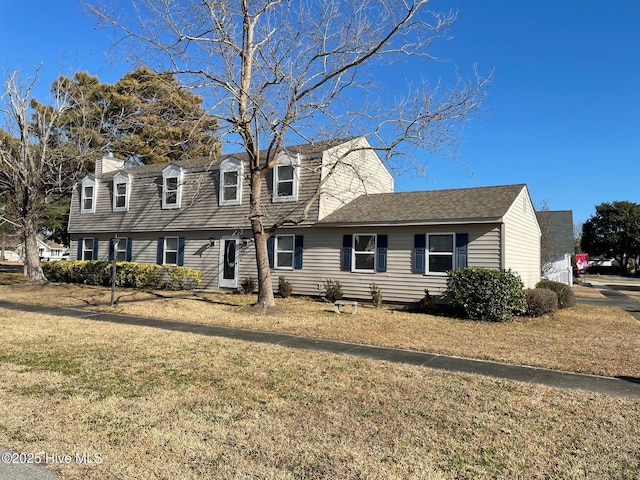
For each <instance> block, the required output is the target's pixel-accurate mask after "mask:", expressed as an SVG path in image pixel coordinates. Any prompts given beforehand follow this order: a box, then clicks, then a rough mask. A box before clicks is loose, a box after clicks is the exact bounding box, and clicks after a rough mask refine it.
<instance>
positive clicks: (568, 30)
mask: <svg viewBox="0 0 640 480" xmlns="http://www.w3.org/2000/svg"><path fill="white" fill-rule="evenodd" d="M431 8H433V9H434V10H449V9H453V10H458V20H457V21H456V23H455V25H454V27H453V29H452V30H451V32H450V33H451V34H452V35H453V37H454V38H453V39H452V41H451V42H449V43H446V44H445V43H443V44H438V45H437V47H436V49H437V50H436V51H437V53H438V54H439V55H441V56H442V57H445V58H448V59H451V61H452V62H453V63H455V65H456V66H457V67H458V68H459V70H460V71H461V72H463V73H465V72H470V71H471V70H472V68H473V65H474V64H476V65H477V66H478V68H479V70H480V72H482V73H485V74H486V73H489V72H491V71H493V72H494V81H493V83H492V84H491V86H490V88H489V97H488V99H487V101H486V103H485V104H484V105H483V108H482V111H481V113H480V115H479V118H477V119H475V120H473V121H472V122H471V123H470V124H469V125H468V126H467V128H466V129H465V132H464V138H463V144H462V148H461V150H460V162H461V163H462V164H456V163H454V162H452V161H451V160H448V159H437V158H434V159H432V160H431V161H430V164H429V167H428V169H427V176H426V177H424V178H420V177H418V178H416V176H415V175H411V174H408V175H406V176H402V177H398V178H397V179H396V190H421V189H441V188H458V187H474V186H484V185H500V184H512V183H527V184H528V186H529V190H530V192H531V196H532V199H533V202H534V204H535V205H536V206H540V205H541V204H542V202H543V201H546V202H547V203H548V205H549V207H550V208H551V209H555V210H566V209H570V210H573V212H574V213H573V215H574V222H575V223H580V222H584V221H585V220H587V219H588V218H589V217H590V216H591V215H593V213H594V212H595V209H594V206H595V205H597V204H600V203H602V202H610V201H614V200H629V201H633V202H637V203H640V34H639V33H638V25H639V24H640V2H639V1H637V0H610V1H606V2H604V1H595V0H582V1H577V0H562V1H557V0H556V1H552V0H538V1H533V0H511V1H502V0H486V1H477V0H449V1H444V0H432V2H431ZM0 45H3V47H2V50H1V53H0V72H1V73H2V78H5V77H6V74H7V73H8V72H11V71H13V70H16V69H20V70H21V71H22V73H23V75H31V74H32V73H33V72H34V71H35V68H36V67H37V66H38V65H42V67H41V71H40V79H41V82H40V85H41V90H39V91H37V92H36V95H37V96H38V98H39V99H40V100H46V91H47V89H48V87H49V85H50V84H51V82H52V81H53V80H54V79H55V78H56V76H58V75H59V74H63V75H73V73H74V72H76V71H78V70H86V71H89V73H91V74H93V75H97V76H98V77H99V78H100V80H101V81H103V82H109V83H111V82H115V81H117V80H118V78H120V77H121V76H122V75H123V74H124V73H125V72H126V71H127V70H129V69H130V68H129V66H128V65H126V64H122V63H118V62H114V61H113V60H112V58H111V57H110V55H109V54H108V53H107V50H108V49H109V47H110V46H111V41H110V36H109V32H108V31H106V30H100V29H97V28H96V26H95V20H94V19H93V18H88V17H85V16H83V15H82V11H81V4H80V2H79V1H76V0H71V1H62V2H52V1H49V0H0ZM412 73H413V74H416V73H422V72H412ZM424 75H425V77H426V78H431V77H430V76H429V75H430V73H429V71H428V70H427V71H425V72H424ZM384 81H390V82H401V81H403V80H402V79H401V78H400V77H399V76H398V75H384ZM389 87H390V88H393V84H390V85H389Z"/></svg>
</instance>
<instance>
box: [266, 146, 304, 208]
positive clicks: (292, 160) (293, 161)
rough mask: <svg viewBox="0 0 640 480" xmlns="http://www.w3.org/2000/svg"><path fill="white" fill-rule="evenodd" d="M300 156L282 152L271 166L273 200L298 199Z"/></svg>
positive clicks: (292, 200)
mask: <svg viewBox="0 0 640 480" xmlns="http://www.w3.org/2000/svg"><path fill="white" fill-rule="evenodd" d="M299 170H300V156H299V155H296V156H294V157H290V156H289V155H287V154H285V153H282V154H280V156H279V157H278V163H277V164H276V166H275V167H274V168H273V201H274V202H295V201H297V200H298V183H299V177H300V173H299Z"/></svg>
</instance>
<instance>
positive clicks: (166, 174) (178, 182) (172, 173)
mask: <svg viewBox="0 0 640 480" xmlns="http://www.w3.org/2000/svg"><path fill="white" fill-rule="evenodd" d="M181 193H182V169H181V168H180V167H178V166H176V165H169V166H168V167H166V168H165V169H164V170H163V171H162V208H166V209H169V208H180V197H181Z"/></svg>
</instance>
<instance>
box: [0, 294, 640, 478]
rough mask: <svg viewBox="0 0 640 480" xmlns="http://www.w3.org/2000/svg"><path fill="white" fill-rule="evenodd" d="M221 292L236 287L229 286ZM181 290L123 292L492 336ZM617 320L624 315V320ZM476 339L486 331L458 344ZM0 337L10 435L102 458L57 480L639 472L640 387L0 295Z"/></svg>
mask: <svg viewBox="0 0 640 480" xmlns="http://www.w3.org/2000/svg"><path fill="white" fill-rule="evenodd" d="M47 288H49V287H47ZM55 288H57V287H55ZM56 291H57V292H58V293H59V294H62V292H63V290H62V289H61V290H56ZM81 291H82V290H78V291H77V292H75V293H73V295H74V297H73V298H74V299H75V300H79V297H78V296H79V292H81ZM88 292H89V291H87V292H85V293H88ZM94 293H95V294H96V295H97V293H96V292H94ZM6 294H7V289H2V291H1V292H0V295H1V296H2V298H6ZM83 298H86V297H83ZM132 299H133V298H132ZM229 299H234V300H242V297H225V298H222V299H221V300H229ZM172 302H175V300H166V301H165V300H148V299H144V300H142V301H141V302H139V303H135V302H132V303H131V304H129V305H131V306H133V305H139V306H140V307H139V308H142V309H143V310H142V311H144V313H145V314H147V315H149V314H151V313H153V314H154V315H159V314H160V312H164V314H166V315H169V314H171V315H173V316H178V314H179V315H184V317H183V318H188V317H189V315H192V316H194V315H196V312H197V311H199V309H200V306H202V305H205V306H206V307H207V308H208V309H210V310H207V311H208V312H209V313H210V314H212V315H214V316H215V318H214V320H216V321H223V319H224V318H225V317H229V316H231V315H230V314H231V312H235V315H233V316H234V317H237V320H236V321H237V322H239V323H240V324H243V325H246V326H251V325H252V326H253V328H258V327H260V328H265V329H266V328H269V329H272V328H283V329H287V330H290V329H295V328H311V326H310V325H307V324H312V323H314V322H319V323H320V324H321V326H319V327H315V328H316V330H315V331H317V332H326V331H328V330H329V327H330V326H331V325H333V326H334V327H337V326H339V325H342V327H341V328H340V329H338V330H339V331H340V332H343V333H340V334H339V335H346V333H345V332H348V331H351V332H353V333H350V334H349V335H361V336H362V338H372V337H371V335H372V334H371V333H370V332H372V331H373V330H375V328H374V327H375V326H376V325H377V327H379V328H384V329H386V333H379V334H377V336H376V337H375V338H378V339H385V338H387V339H388V340H387V341H389V342H390V343H396V342H416V343H420V342H421V341H426V340H424V339H426V338H427V337H428V336H429V335H427V334H426V333H421V334H420V335H421V338H423V340H420V341H416V340H412V339H410V338H409V335H408V334H407V333H402V332H403V331H404V327H402V325H401V324H402V322H403V321H410V322H415V323H414V324H413V325H414V327H416V326H419V325H423V329H422V330H423V331H426V330H428V329H432V331H431V334H435V333H436V331H437V332H438V333H437V334H438V335H439V336H440V337H442V338H445V337H446V335H447V333H446V332H449V333H448V334H449V335H456V336H457V338H458V339H461V340H462V339H463V338H466V337H467V336H470V335H474V334H481V335H483V336H486V337H488V336H489V330H487V331H486V332H485V333H482V332H483V330H482V329H483V328H488V326H483V327H480V326H479V324H469V325H467V324H465V323H455V322H454V321H453V320H447V319H442V318H436V317H434V318H431V317H423V316H419V315H408V314H404V313H402V314H400V313H390V312H385V313H382V312H377V311H374V310H373V309H363V310H362V311H361V312H360V311H359V313H358V315H355V316H353V317H352V316H350V315H342V316H338V315H335V314H331V313H330V312H329V311H328V310H329V306H328V305H322V304H314V303H311V302H303V301H302V300H299V299H293V300H291V301H285V302H280V303H281V307H278V309H276V310H274V311H272V312H269V313H264V314H259V313H256V312H255V310H252V309H251V308H250V307H245V306H238V305H237V304H235V303H234V304H233V305H224V304H222V305H221V304H208V303H203V302H201V301H194V300H185V301H184V302H182V301H181V302H180V303H172ZM78 303H81V302H78ZM121 307H122V308H123V306H121ZM119 308H120V307H119ZM186 308H189V309H191V310H189V311H187V312H185V311H183V310H184V309H186ZM201 308H203V309H204V307H201ZM580 311H581V310H578V312H580ZM169 312H171V313H169ZM203 312H204V310H203ZM584 313H587V311H585V312H584ZM201 314H202V315H204V313H201ZM290 317H291V318H290ZM307 317H309V318H308V319H307ZM570 317H571V315H570V316H569V317H565V316H560V317H557V318H556V319H554V320H553V321H551V322H549V325H553V324H554V323H564V322H567V321H568V319H567V318H570ZM383 318H386V319H387V320H386V321H385V320H383ZM602 318H604V317H602ZM189 319H190V320H193V318H189ZM294 319H295V320H298V321H299V322H300V323H301V324H302V325H307V326H306V327H295V326H294V324H295V322H294ZM312 321H313V322H312ZM617 321H619V322H621V325H624V324H625V322H624V316H623V315H622V314H620V315H619V319H618V320H617ZM421 322H422V323H421ZM437 322H445V324H446V325H447V327H446V328H445V327H442V328H441V329H440V330H438V329H436V328H435V327H434V325H436V323H437ZM456 325H457V326H458V327H460V328H462V329H463V330H462V331H463V332H464V334H461V333H460V332H456V329H455V328H454V327H455V326H456ZM493 327H496V328H497V330H496V331H498V332H500V331H503V329H507V330H509V329H510V327H511V328H515V330H512V333H511V334H510V335H511V336H512V337H513V341H514V344H515V345H519V344H521V343H524V342H522V341H521V340H518V338H519V335H518V334H517V332H519V331H522V332H525V331H526V330H527V329H529V330H541V329H542V328H541V327H540V326H538V325H537V324H536V323H535V322H534V323H533V324H532V323H531V321H525V322H523V323H522V324H521V325H520V324H511V325H500V326H495V325H493ZM360 330H361V331H362V333H360V334H357V333H356V332H358V331H360ZM476 342H479V343H485V344H489V343H490V342H488V340H480V339H477V338H476V339H475V341H473V339H472V338H469V339H467V340H464V342H463V343H465V344H474V343H476ZM448 343H453V342H452V341H451V342H448ZM0 345H1V346H2V348H1V349H0V398H1V399H2V401H1V402H0V445H4V446H6V447H9V448H12V449H15V450H17V451H20V452H22V453H26V454H28V453H37V452H45V453H46V454H48V455H57V456H58V457H62V456H65V455H70V456H72V457H73V458H74V459H75V454H76V453H78V454H80V455H83V454H86V455H87V457H88V458H90V459H94V458H97V457H96V454H98V456H99V459H100V460H101V463H100V464H93V465H87V464H82V463H78V462H76V461H72V462H71V463H69V464H68V465H67V464H56V465H49V467H50V468H54V469H55V470H57V471H59V472H60V473H61V474H62V475H63V478H65V479H70V480H74V479H83V480H84V479H89V480H91V479H104V478H123V479H124V478H148V479H153V478H167V479H168V478H171V479H173V478H176V479H177V478H179V479H202V478H221V479H222V478H224V479H227V478H229V479H233V478H257V479H263V478H272V479H305V478H306V479H335V478H372V479H373V478H376V479H377V478H388V479H408V478H411V479H441V478H447V479H448V478H452V479H453V478H459V479H461V478H473V479H483V478H638V476H640V460H639V459H640V451H639V450H638V438H639V436H640V401H637V400H635V401H634V400H630V399H623V398H612V397H608V396H604V395H599V394H592V393H589V392H583V391H575V390H563V389H555V388H550V387H544V386H537V385H528V384H521V383H517V382H512V381H508V380H497V379H491V378H486V377H481V376H476V375H468V374H457V373H446V372H442V371H438V370H431V369H428V368H421V367H414V366H407V365H396V364H391V363H387V362H381V361H373V360H366V359H361V358H352V357H348V356H341V355H332V354H329V353H320V352H313V351H307V350H304V351H302V350H296V349H291V348H284V347H278V346H273V345H266V344H255V343H250V342H242V341H234V340H228V339H220V338H212V337H206V336H201V335H194V334H187V333H180V332H172V331H164V330H158V329H152V328H146V327H135V326H127V325H118V324H109V323H104V322H95V321H91V320H88V319H85V320H80V319H74V318H69V317H58V316H49V315H40V314H38V315H34V314H29V313H24V312H15V311H8V310H3V309H0ZM546 348H547V349H548V348H549V347H548V346H547V347H546ZM487 350H490V348H488V347H487ZM511 350H513V351H515V350H516V347H511ZM512 354H514V353H512Z"/></svg>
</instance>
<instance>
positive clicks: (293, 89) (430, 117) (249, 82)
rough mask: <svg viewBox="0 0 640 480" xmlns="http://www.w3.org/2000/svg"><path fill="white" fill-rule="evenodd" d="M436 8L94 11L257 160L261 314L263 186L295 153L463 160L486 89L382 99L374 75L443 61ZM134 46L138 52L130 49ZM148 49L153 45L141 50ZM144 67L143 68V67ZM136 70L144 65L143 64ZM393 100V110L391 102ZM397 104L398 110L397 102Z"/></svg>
mask: <svg viewBox="0 0 640 480" xmlns="http://www.w3.org/2000/svg"><path fill="white" fill-rule="evenodd" d="M427 3H428V0H361V1H358V2H353V1H351V0H320V1H316V0H314V1H312V0H300V1H285V0H190V1H185V0H180V1H178V0H134V1H133V5H134V9H135V15H131V12H120V13H118V12H115V11H110V10H109V9H108V8H104V7H100V6H94V7H91V11H92V12H93V13H94V14H95V15H97V16H98V18H99V19H101V20H102V21H103V22H104V23H105V24H106V25H110V26H113V27H115V31H116V33H117V35H118V37H119V38H118V39H117V40H116V45H118V46H123V47H125V51H127V52H129V53H131V52H144V54H143V55H144V56H143V57H142V56H140V57H138V58H137V60H138V62H140V63H143V64H148V63H149V62H153V61H157V62H159V63H160V65H158V66H156V67H157V68H158V70H166V69H169V70H170V71H172V72H174V73H176V74H179V75H183V76H185V77H186V78H189V79H190V80H189V81H190V82H191V84H192V85H193V86H195V87H199V88H208V89H209V91H208V95H207V98H208V99H209V100H210V105H211V106H212V111H213V112H214V113H215V114H216V115H217V116H218V118H219V125H220V126H221V127H223V129H225V131H224V134H227V135H228V136H227V138H226V139H225V140H224V141H225V142H226V143H227V144H230V143H233V142H235V143H236V144H238V145H239V146H240V147H241V149H242V150H243V151H244V152H246V154H247V156H248V159H249V160H248V161H249V181H250V189H251V197H250V203H249V212H248V214H249V215H248V216H249V219H250V222H251V227H252V231H253V236H254V239H255V245H256V264H257V269H258V284H259V293H258V305H260V306H272V305H274V304H275V302H274V298H273V291H272V286H271V278H270V271H269V263H268V256H267V246H266V245H267V239H268V238H269V236H271V235H273V233H274V232H275V229H276V228H277V227H278V226H279V225H282V224H284V223H293V224H295V223H297V222H300V221H302V220H303V218H295V219H294V218H286V219H281V221H275V222H270V223H266V222H265V218H266V217H265V205H264V204H263V202H262V197H261V194H262V185H263V183H264V182H265V181H266V178H267V174H268V172H269V171H270V170H272V169H273V168H274V167H275V165H276V162H277V158H278V154H279V153H280V152H281V151H282V150H283V149H284V148H285V146H286V144H287V143H290V142H292V141H293V140H295V141H296V142H298V141H299V140H302V141H305V142H310V143H312V142H313V141H318V140H326V139H329V138H330V137H332V138H333V139H335V138H339V137H341V136H344V137H353V136H360V135H367V136H368V137H369V138H370V139H372V140H374V142H372V144H373V145H374V147H373V148H375V149H377V150H378V151H379V152H380V153H382V154H384V157H385V160H386V162H387V165H388V166H390V167H392V169H394V168H403V169H406V168H407V167H417V168H424V162H426V158H424V157H426V155H424V154H423V158H422V159H418V158H414V157H412V156H409V155H398V154H399V153H402V152H403V151H404V153H405V154H406V153H407V149H406V148H404V150H401V148H402V147H411V146H413V147H418V148H420V149H422V150H423V151H426V152H432V153H436V154H440V155H447V156H455V153H456V147H457V142H458V140H459V137H460V128H459V127H460V126H461V124H462V123H463V121H464V119H465V118H466V117H467V116H468V114H470V113H472V112H474V111H476V110H477V109H478V107H479V105H480V101H481V99H482V97H483V94H484V91H485V88H486V86H487V83H488V82H489V78H481V77H480V76H479V75H478V74H477V73H476V72H474V75H473V78H471V79H470V80H463V79H462V78H461V77H458V79H457V83H456V84H455V85H453V86H452V87H451V88H450V89H445V88H444V87H443V86H442V85H441V84H440V83H438V84H436V85H435V86H431V87H430V86H429V84H428V82H426V81H425V82H424V83H423V84H422V85H420V86H418V87H416V88H412V87H407V88H402V87H401V85H400V84H403V83H404V82H405V81H404V80H403V79H399V81H398V85H397V88H398V90H397V91H394V92H392V93H389V92H382V91H381V90H380V89H379V88H378V86H377V85H376V84H375V78H374V76H373V70H372V67H374V66H386V67H387V68H388V69H390V70H391V71H393V70H394V69H397V71H401V69H402V65H401V64H400V63H398V62H402V60H403V59H409V58H413V59H422V60H424V64H423V65H424V66H425V68H426V65H427V64H428V61H433V60H435V58H434V57H433V56H432V55H430V53H429V47H430V46H431V44H432V42H433V41H434V40H435V39H437V38H440V37H444V36H445V35H446V32H447V29H448V28H449V26H450V25H451V24H452V23H453V22H454V20H455V17H456V15H455V14H454V13H448V14H440V13H434V12H431V11H428V10H427ZM127 46H129V47H130V48H126V47H127ZM141 46H144V47H143V48H141ZM141 59H142V60H141ZM134 60H135V59H134ZM383 97H384V101H382V100H383ZM389 97H395V98H392V100H393V102H392V103H389V101H388V100H389V99H390V98H389Z"/></svg>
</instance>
